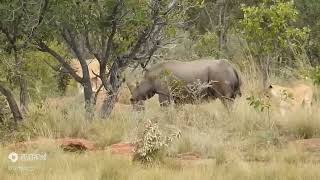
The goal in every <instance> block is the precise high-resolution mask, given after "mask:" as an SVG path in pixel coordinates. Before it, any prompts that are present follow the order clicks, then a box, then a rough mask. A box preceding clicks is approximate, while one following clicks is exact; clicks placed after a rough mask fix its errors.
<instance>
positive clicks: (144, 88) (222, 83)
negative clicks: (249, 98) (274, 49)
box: [128, 59, 241, 109]
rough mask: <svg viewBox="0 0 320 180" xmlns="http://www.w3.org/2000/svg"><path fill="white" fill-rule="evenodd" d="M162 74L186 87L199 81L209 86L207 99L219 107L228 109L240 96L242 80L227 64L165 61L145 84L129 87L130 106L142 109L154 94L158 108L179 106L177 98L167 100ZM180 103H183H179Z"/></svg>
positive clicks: (156, 67) (149, 76)
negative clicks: (230, 103)
mask: <svg viewBox="0 0 320 180" xmlns="http://www.w3.org/2000/svg"><path fill="white" fill-rule="evenodd" d="M163 72H170V73H171V74H172V75H174V77H176V78H178V79H179V80H180V81H183V82H185V83H187V84H189V83H194V82H196V81H198V80H200V81H201V83H210V87H208V88H206V92H205V93H206V96H205V97H206V98H207V99H210V98H212V99H216V98H219V99H220V100H221V101H222V103H223V104H224V105H226V106H228V104H229V103H228V102H230V101H233V100H234V99H235V98H236V97H237V96H241V90H240V86H241V79H240V77H239V75H238V73H237V71H236V70H235V69H234V68H233V66H232V65H231V64H230V63H229V62H228V61H227V60H224V59H222V60H214V59H200V60H195V61H189V62H182V61H168V62H162V63H159V64H156V65H153V66H152V67H151V68H150V69H148V70H147V72H146V73H145V77H144V80H143V81H141V82H140V83H139V84H137V86H136V87H133V86H132V85H130V84H128V86H129V89H130V91H131V94H132V97H131V98H130V101H131V103H132V104H133V105H134V109H137V107H136V106H135V105H140V106H142V105H143V101H144V100H147V99H150V98H151V97H153V96H154V95H155V94H158V95H159V102H160V105H168V103H170V102H171V100H173V101H174V102H175V103H179V98H177V97H172V98H173V99H171V98H170V91H169V88H168V85H167V84H166V83H163V81H164V80H163V79H162V78H161V75H162V73H163ZM181 103H183V102H181Z"/></svg>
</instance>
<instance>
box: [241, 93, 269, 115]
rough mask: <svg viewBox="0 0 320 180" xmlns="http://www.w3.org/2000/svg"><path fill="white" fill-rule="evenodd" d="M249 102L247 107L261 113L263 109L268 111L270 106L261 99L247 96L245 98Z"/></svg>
mask: <svg viewBox="0 0 320 180" xmlns="http://www.w3.org/2000/svg"><path fill="white" fill-rule="evenodd" d="M246 99H247V101H248V102H249V105H250V106H252V107H253V108H254V109H255V110H257V111H260V112H263V111H264V110H265V109H268V110H269V109H270V107H271V104H270V103H269V102H267V101H265V100H263V99H260V98H257V97H255V96H249V97H247V98H246Z"/></svg>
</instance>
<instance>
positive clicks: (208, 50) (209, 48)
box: [195, 32, 219, 57]
mask: <svg viewBox="0 0 320 180" xmlns="http://www.w3.org/2000/svg"><path fill="white" fill-rule="evenodd" d="M217 45H218V37H217V35H216V33H212V32H207V33H205V34H203V35H201V37H200V38H199V40H198V41H197V43H196V44H195V51H196V53H197V55H198V56H200V57H208V56H212V57H217V56H218V54H219V51H218V47H217Z"/></svg>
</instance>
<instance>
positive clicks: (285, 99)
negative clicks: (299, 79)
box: [267, 84, 313, 115]
mask: <svg viewBox="0 0 320 180" xmlns="http://www.w3.org/2000/svg"><path fill="white" fill-rule="evenodd" d="M267 97H269V98H271V99H272V101H273V102H276V103H278V105H279V107H280V112H281V114H282V115H284V114H285V112H286V111H287V110H289V109H291V110H294V109H296V108H298V107H300V106H301V105H303V106H311V103H312V97H313V88H312V87H311V86H308V85H305V84H297V85H295V86H293V87H284V86H279V85H275V84H272V85H270V86H269V87H268V90H267Z"/></svg>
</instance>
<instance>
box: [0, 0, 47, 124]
mask: <svg viewBox="0 0 320 180" xmlns="http://www.w3.org/2000/svg"><path fill="white" fill-rule="evenodd" d="M46 5H47V0H32V1H28V2H25V1H19V0H13V1H7V0H5V1H3V2H1V4H0V41H1V46H0V48H1V52H2V53H5V54H6V56H4V57H5V58H6V60H4V59H3V58H1V61H2V62H1V63H5V64H11V62H9V60H10V59H11V58H10V57H13V59H14V63H13V64H14V66H15V67H14V70H13V71H12V72H14V73H15V78H16V79H18V82H19V86H20V108H21V110H22V112H25V111H26V109H27V101H28V100H27V99H28V89H27V79H26V77H25V73H24V71H23V66H24V61H23V58H22V54H23V51H24V50H26V49H27V47H28V44H29V41H30V39H31V38H32V36H33V34H34V31H35V29H36V28H37V27H38V25H39V24H40V23H41V21H42V18H43V13H44V12H45V9H46V7H47V6H46ZM0 92H1V93H3V95H4V96H5V97H6V99H7V101H8V103H9V105H10V108H11V111H12V113H13V116H14V118H15V120H16V121H18V120H21V119H22V116H21V113H20V110H19V108H18V107H17V106H16V104H17V103H16V101H15V99H14V96H13V93H12V92H11V90H10V89H9V88H7V87H6V86H5V84H4V83H3V82H1V84H0Z"/></svg>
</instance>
